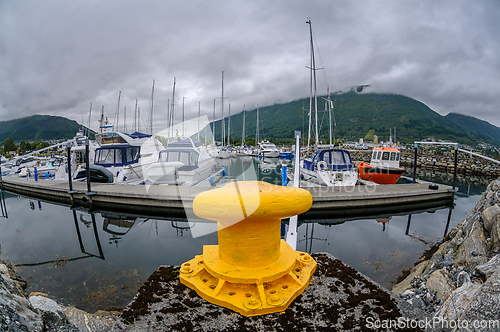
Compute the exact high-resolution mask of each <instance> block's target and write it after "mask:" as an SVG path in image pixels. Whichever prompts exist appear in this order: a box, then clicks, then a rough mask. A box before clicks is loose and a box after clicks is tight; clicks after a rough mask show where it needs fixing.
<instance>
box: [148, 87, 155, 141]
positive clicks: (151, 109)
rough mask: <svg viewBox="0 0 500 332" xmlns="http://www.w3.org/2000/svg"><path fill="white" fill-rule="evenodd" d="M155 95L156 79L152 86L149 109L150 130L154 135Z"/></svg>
mask: <svg viewBox="0 0 500 332" xmlns="http://www.w3.org/2000/svg"><path fill="white" fill-rule="evenodd" d="M154 96H155V80H153V87H152V88H151V105H150V106H151V107H150V110H149V131H150V133H151V135H153V109H154Z"/></svg>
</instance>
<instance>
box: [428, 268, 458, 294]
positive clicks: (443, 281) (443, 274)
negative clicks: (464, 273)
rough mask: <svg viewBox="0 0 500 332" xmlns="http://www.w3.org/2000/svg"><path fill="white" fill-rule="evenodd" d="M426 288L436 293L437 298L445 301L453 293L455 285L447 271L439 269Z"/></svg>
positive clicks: (430, 278) (433, 274) (432, 275)
mask: <svg viewBox="0 0 500 332" xmlns="http://www.w3.org/2000/svg"><path fill="white" fill-rule="evenodd" d="M426 286H427V288H428V289H430V290H432V291H434V292H435V293H436V297H437V298H438V299H440V300H442V301H445V300H446V299H447V298H448V297H449V296H450V294H451V293H452V292H453V288H454V287H453V285H452V283H451V279H450V277H449V275H448V272H447V271H446V269H439V270H436V271H434V272H432V274H431V275H430V276H429V279H427V283H426Z"/></svg>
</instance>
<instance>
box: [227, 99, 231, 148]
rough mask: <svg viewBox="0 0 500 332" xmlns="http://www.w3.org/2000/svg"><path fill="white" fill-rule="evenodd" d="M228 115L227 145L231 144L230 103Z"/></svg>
mask: <svg viewBox="0 0 500 332" xmlns="http://www.w3.org/2000/svg"><path fill="white" fill-rule="evenodd" d="M228 111H229V115H228V118H227V145H228V146H229V145H231V104H229V109H228Z"/></svg>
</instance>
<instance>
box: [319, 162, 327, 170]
mask: <svg viewBox="0 0 500 332" xmlns="http://www.w3.org/2000/svg"><path fill="white" fill-rule="evenodd" d="M327 168H328V164H327V163H326V161H324V160H322V161H320V162H318V169H319V170H320V171H326V169H327Z"/></svg>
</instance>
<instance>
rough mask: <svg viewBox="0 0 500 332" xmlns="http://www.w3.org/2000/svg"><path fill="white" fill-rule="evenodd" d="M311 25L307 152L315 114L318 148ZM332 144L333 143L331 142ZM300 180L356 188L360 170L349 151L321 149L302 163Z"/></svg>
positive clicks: (316, 143)
mask: <svg viewBox="0 0 500 332" xmlns="http://www.w3.org/2000/svg"><path fill="white" fill-rule="evenodd" d="M306 23H307V24H309V32H310V36H311V41H310V42H311V66H310V67H308V68H309V69H310V70H311V80H310V82H311V85H310V96H309V134H308V139H307V151H309V147H310V141H311V125H312V114H313V101H314V115H315V146H316V147H318V144H319V135H318V106H317V95H316V70H317V68H316V63H315V59H314V44H313V35H312V24H311V20H308V21H307V22H306ZM330 143H331V142H330ZM299 167H300V178H301V179H302V180H305V181H307V182H309V183H311V184H313V185H320V186H354V185H356V183H357V181H358V169H357V168H356V166H355V165H354V162H353V161H352V159H351V155H350V153H349V151H347V150H343V149H333V148H330V149H319V150H316V152H315V154H314V156H313V157H312V158H308V159H303V160H301V161H300V164H299Z"/></svg>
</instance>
